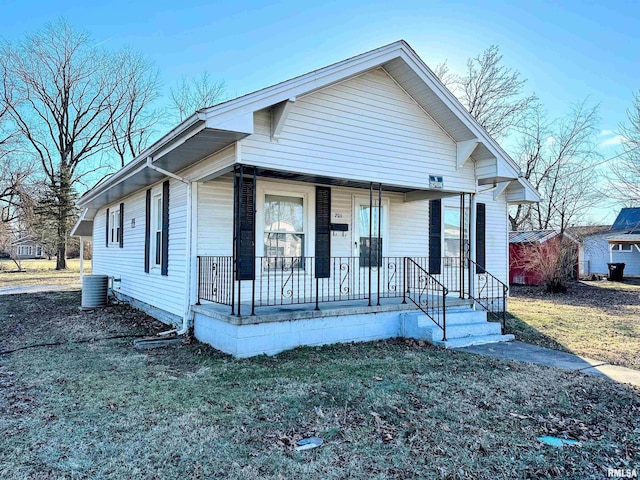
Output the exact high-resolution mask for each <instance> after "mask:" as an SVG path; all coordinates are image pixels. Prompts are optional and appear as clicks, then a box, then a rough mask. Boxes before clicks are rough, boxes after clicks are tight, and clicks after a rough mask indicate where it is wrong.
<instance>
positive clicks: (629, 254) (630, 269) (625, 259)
mask: <svg viewBox="0 0 640 480" xmlns="http://www.w3.org/2000/svg"><path fill="white" fill-rule="evenodd" d="M611 256H612V257H613V258H612V260H613V262H612V263H624V275H625V276H626V275H630V276H638V275H640V251H638V247H637V246H636V245H631V251H624V250H623V251H615V250H614V251H613V252H612V254H611ZM607 270H608V267H607ZM607 273H608V272H607Z"/></svg>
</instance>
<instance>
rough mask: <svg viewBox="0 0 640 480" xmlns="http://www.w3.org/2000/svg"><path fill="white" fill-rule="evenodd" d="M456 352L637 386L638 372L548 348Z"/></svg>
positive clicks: (506, 346)
mask: <svg viewBox="0 0 640 480" xmlns="http://www.w3.org/2000/svg"><path fill="white" fill-rule="evenodd" d="M456 351H460V352H469V353H477V354H479V355H488V356H490V357H496V358H506V359H509V360H516V361H518V362H529V363H535V364H538V365H547V366H549V367H557V368H564V369H567V370H574V371H580V372H584V373H587V374H589V375H598V376H601V377H608V378H610V379H611V380H614V381H616V382H618V383H630V384H631V385H634V386H636V387H640V371H638V370H633V369H631V368H626V367H618V366H616V365H610V364H608V363H607V362H602V361H600V360H593V359H592V358H587V357H581V356H579V355H574V354H573V353H566V352H560V351H558V350H551V349H550V348H544V347H538V346H537V345H530V344H528V343H523V342H502V343H489V344H486V345H474V346H471V347H463V348H457V349H456Z"/></svg>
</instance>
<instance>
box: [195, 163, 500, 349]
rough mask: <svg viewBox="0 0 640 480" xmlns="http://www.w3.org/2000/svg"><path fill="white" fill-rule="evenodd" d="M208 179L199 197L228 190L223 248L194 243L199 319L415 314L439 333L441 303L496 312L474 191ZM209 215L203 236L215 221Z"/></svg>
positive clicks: (251, 174)
mask: <svg viewBox="0 0 640 480" xmlns="http://www.w3.org/2000/svg"><path fill="white" fill-rule="evenodd" d="M216 182H217V183H216V185H215V186H214V187H212V189H211V192H212V193H210V194H207V195H202V196H201V198H202V199H205V200H206V199H207V198H212V197H213V195H214V194H213V189H214V188H216V189H217V190H218V191H220V190H224V189H226V191H227V195H230V196H231V195H232V198H231V199H227V200H232V205H230V206H231V207H232V208H229V209H225V210H224V211H222V210H221V211H220V212H219V213H218V214H217V215H218V216H219V221H218V228H220V225H221V224H220V222H226V223H224V226H226V229H225V232H226V234H227V235H228V236H227V237H226V238H228V240H229V244H230V245H229V244H228V245H226V249H228V250H230V251H229V254H224V255H222V254H220V255H204V254H201V253H203V252H202V249H199V251H198V253H200V254H199V255H198V257H197V271H198V286H197V304H196V305H195V306H194V307H193V309H194V311H195V312H197V313H198V314H199V315H203V316H206V317H211V318H215V319H217V320H220V321H223V322H225V323H227V324H230V325H250V324H259V323H269V322H275V321H292V320H301V319H304V320H308V319H314V318H316V319H317V318H326V317H331V316H344V315H359V314H381V313H386V312H400V311H405V310H407V311H409V310H418V311H420V312H421V313H423V314H424V315H426V316H427V317H428V318H429V319H430V322H432V323H433V324H434V325H435V326H437V328H438V329H440V330H441V332H442V337H443V338H444V339H445V340H446V338H447V310H448V309H452V308H460V307H466V308H469V309H475V308H478V309H481V310H486V311H487V312H488V313H491V314H493V315H494V316H495V317H496V319H498V320H500V321H501V322H502V321H503V320H504V308H505V305H506V297H507V286H506V285H505V283H504V282H502V281H501V280H500V279H499V278H498V277H497V276H494V275H492V274H491V273H489V272H487V271H486V260H485V258H486V257H485V253H486V251H485V250H486V249H485V246H484V245H485V243H484V241H482V242H478V241H475V240H476V238H481V237H482V238H483V239H484V235H485V231H484V229H485V224H486V220H485V216H486V212H485V211H484V209H480V210H478V208H477V205H476V201H475V195H476V194H475V193H471V192H452V191H445V190H443V189H441V188H439V187H440V186H438V185H434V188H432V189H426V190H423V191H416V190H415V189H411V188H402V187H398V186H390V185H383V184H382V183H373V182H354V181H345V180H339V179H335V178H323V177H317V176H314V177H308V176H304V175H298V174H294V173H291V172H289V173H285V172H274V171H266V170H262V169H259V168H254V167H247V166H236V168H235V169H234V170H233V171H232V172H230V173H227V174H226V175H225V176H223V177H221V178H218V179H217V180H216ZM199 198H200V197H199ZM443 199H446V200H444V206H443ZM200 201H201V200H200V199H199V202H200ZM227 205H228V204H227ZM198 207H199V211H200V210H202V211H203V212H204V211H207V208H206V206H205V205H199V206H198ZM445 209H446V213H443V211H444V210H445ZM478 211H480V215H481V216H482V218H481V222H480V223H479V225H480V226H481V228H482V231H480V232H478V230H477V225H478V218H477V212H478ZM212 214H213V213H212ZM200 217H201V215H200V213H199V219H200ZM208 221H209V219H207V222H208ZM207 222H202V223H201V224H199V226H198V235H199V237H204V236H205V235H206V233H205V232H203V231H202V229H203V228H213V227H214V225H211V224H210V222H209V223H207ZM229 227H231V228H229ZM227 229H228V230H227ZM216 238H224V236H220V235H218V236H217V237H216ZM470 239H474V241H473V242H472V241H470ZM478 245H480V247H481V248H480V250H481V251H480V255H479V258H478V256H477V248H478ZM224 249H225V247H224V246H223V248H222V249H220V248H218V251H223V250H224ZM307 252H313V253H314V255H308V254H307ZM444 254H449V255H451V256H445V255H444ZM477 260H479V263H478V261H477ZM275 319H277V320H275Z"/></svg>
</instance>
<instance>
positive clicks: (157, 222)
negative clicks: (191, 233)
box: [151, 194, 162, 266]
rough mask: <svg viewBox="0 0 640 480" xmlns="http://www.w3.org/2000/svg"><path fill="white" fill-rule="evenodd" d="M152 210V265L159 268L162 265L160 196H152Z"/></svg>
mask: <svg viewBox="0 0 640 480" xmlns="http://www.w3.org/2000/svg"><path fill="white" fill-rule="evenodd" d="M152 209H153V213H152V216H151V218H152V222H153V224H152V225H153V226H152V228H151V232H152V233H151V236H152V238H153V249H152V251H153V264H154V266H160V265H161V264H162V194H157V195H154V197H153V202H152Z"/></svg>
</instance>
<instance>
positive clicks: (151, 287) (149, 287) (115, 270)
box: [93, 180, 187, 317]
mask: <svg viewBox="0 0 640 480" xmlns="http://www.w3.org/2000/svg"><path fill="white" fill-rule="evenodd" d="M153 188H154V191H155V190H156V188H161V184H158V185H156V186H154V187H153ZM186 193H187V187H186V185H185V184H184V183H182V182H180V181H177V180H171V181H170V192H169V269H168V273H169V274H168V275H167V276H163V275H160V269H152V270H151V272H150V273H145V271H144V245H145V195H146V189H145V190H140V191H139V192H137V193H135V194H133V195H131V196H129V197H127V198H125V199H124V200H122V201H123V202H125V204H126V208H125V209H124V216H125V217H124V228H125V230H126V231H125V232H123V234H124V238H125V241H124V246H123V248H118V249H115V248H105V245H104V242H94V244H93V273H94V274H102V275H109V276H111V277H116V278H121V283H120V291H121V292H122V293H123V294H125V295H128V296H130V297H133V298H135V299H137V300H139V301H142V302H145V303H148V304H150V305H153V306H155V307H157V308H160V309H162V310H165V311H167V312H169V313H172V314H175V315H178V316H180V317H182V315H183V313H184V293H185V286H186V285H185V251H186V238H187V233H186V222H187V212H186ZM118 205H119V204H112V205H108V206H106V207H104V208H102V209H100V210H99V211H98V213H97V214H96V217H95V220H94V231H93V236H94V238H104V237H105V230H104V229H105V228H106V225H105V223H106V221H105V211H106V208H108V207H110V208H118ZM132 219H135V226H132V225H133V224H132V222H131V220H132ZM152 220H153V217H152ZM152 234H153V228H152ZM150 253H151V258H150V261H151V262H153V257H154V251H153V250H150Z"/></svg>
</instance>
